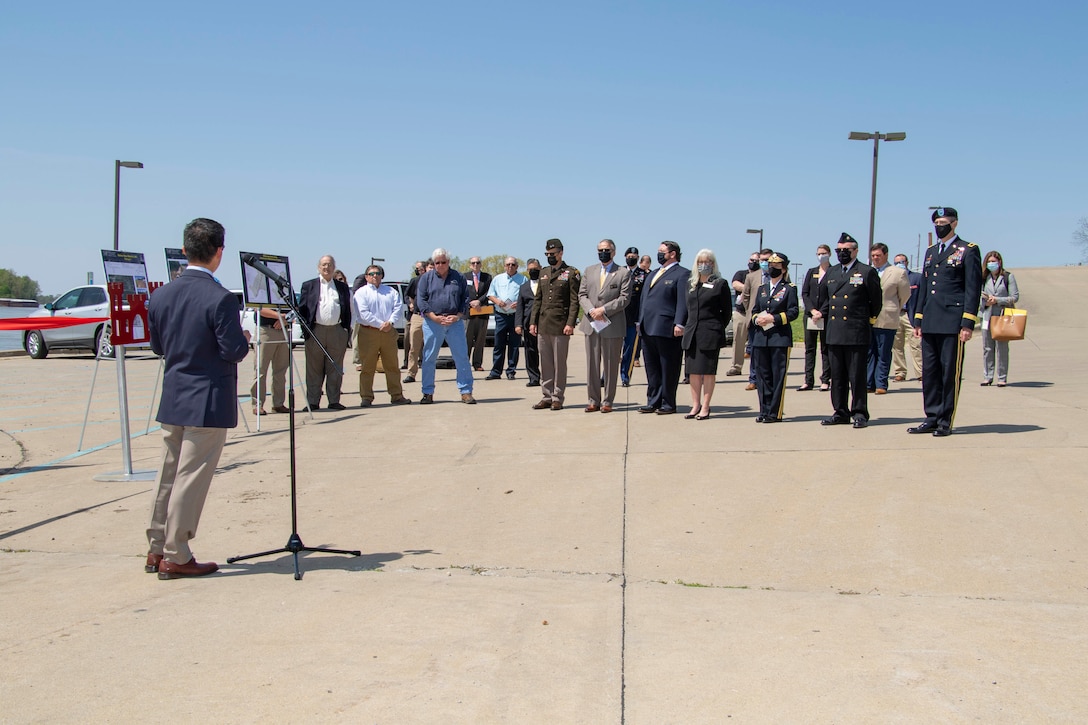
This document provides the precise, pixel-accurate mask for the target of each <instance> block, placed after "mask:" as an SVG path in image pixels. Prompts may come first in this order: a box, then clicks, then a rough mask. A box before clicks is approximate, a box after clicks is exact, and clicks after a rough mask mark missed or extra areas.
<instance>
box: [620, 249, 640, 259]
mask: <svg viewBox="0 0 1088 725" xmlns="http://www.w3.org/2000/svg"><path fill="white" fill-rule="evenodd" d="M628 254H638V247H628V248H627V251H626V252H624V253H623V256H625V257H626V256H627V255H628Z"/></svg>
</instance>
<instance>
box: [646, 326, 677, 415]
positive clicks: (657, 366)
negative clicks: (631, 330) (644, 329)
mask: <svg viewBox="0 0 1088 725" xmlns="http://www.w3.org/2000/svg"><path fill="white" fill-rule="evenodd" d="M642 345H643V348H644V355H643V358H644V360H645V363H644V364H645V366H646V405H648V406H650V407H651V408H657V409H659V410H660V409H664V410H676V386H678V385H679V384H680V370H681V368H683V365H684V348H683V347H682V340H681V338H679V337H660V336H657V335H646V336H644V337H643V338H642Z"/></svg>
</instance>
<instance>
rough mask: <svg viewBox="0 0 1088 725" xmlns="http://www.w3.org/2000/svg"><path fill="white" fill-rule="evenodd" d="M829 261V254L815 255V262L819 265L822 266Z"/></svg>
mask: <svg viewBox="0 0 1088 725" xmlns="http://www.w3.org/2000/svg"><path fill="white" fill-rule="evenodd" d="M829 259H831V255H830V254H817V255H816V261H818V262H819V263H820V264H823V263H824V262H826V261H828V260H829Z"/></svg>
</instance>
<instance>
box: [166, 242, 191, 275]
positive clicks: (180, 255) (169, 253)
mask: <svg viewBox="0 0 1088 725" xmlns="http://www.w3.org/2000/svg"><path fill="white" fill-rule="evenodd" d="M188 266H189V260H188V259H186V258H185V252H183V251H182V250H180V249H172V248H170V247H167V248H166V281H167V282H173V281H174V280H175V279H177V278H178V276H179V275H180V274H181V273H182V272H184V271H185V268H186V267H188Z"/></svg>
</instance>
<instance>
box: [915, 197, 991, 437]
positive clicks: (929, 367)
mask: <svg viewBox="0 0 1088 725" xmlns="http://www.w3.org/2000/svg"><path fill="white" fill-rule="evenodd" d="M931 219H932V220H933V228H934V230H935V231H936V234H937V239H938V242H937V243H936V244H934V245H933V246H931V247H930V248H929V249H927V250H926V258H925V262H923V264H922V287H921V289H920V290H919V294H918V302H917V305H916V307H915V310H914V336H915V337H921V338H922V397H923V399H924V401H925V412H926V419H925V420H924V421H922V423H921V424H919V425H916V426H914V427H913V428H907V432H908V433H932V434H933V435H935V436H939V437H940V436H947V435H951V433H952V418H953V417H954V416H955V414H956V399H957V398H959V394H960V381H961V379H962V377H963V344H964V343H965V342H967V341H968V340H970V339H971V332H972V330H974V329H975V324H976V323H977V322H978V321H979V318H978V306H979V300H980V296H981V294H982V255H981V254H980V253H979V249H978V247H977V246H976V245H974V244H972V243H970V242H967V241H964V240H963V239H960V237H959V236H958V235H957V234H956V227H957V226H958V225H959V213H958V212H957V211H956V210H955V209H953V208H952V207H949V206H946V207H942V208H938V209H935V210H934V211H933V215H932V217H931Z"/></svg>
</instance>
